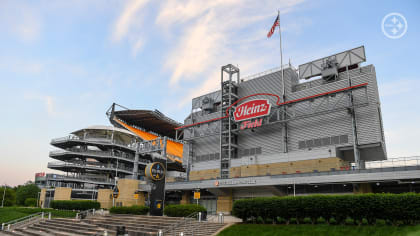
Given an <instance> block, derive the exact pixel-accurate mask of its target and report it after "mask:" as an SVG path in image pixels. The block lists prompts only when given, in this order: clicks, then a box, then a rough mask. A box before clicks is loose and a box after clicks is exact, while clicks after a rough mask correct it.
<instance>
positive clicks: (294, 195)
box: [293, 182, 296, 197]
mask: <svg viewBox="0 0 420 236" xmlns="http://www.w3.org/2000/svg"><path fill="white" fill-rule="evenodd" d="M293 197H296V184H295V182H293Z"/></svg>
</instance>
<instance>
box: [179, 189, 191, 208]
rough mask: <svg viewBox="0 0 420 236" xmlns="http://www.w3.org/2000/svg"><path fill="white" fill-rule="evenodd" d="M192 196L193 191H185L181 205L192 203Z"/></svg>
mask: <svg viewBox="0 0 420 236" xmlns="http://www.w3.org/2000/svg"><path fill="white" fill-rule="evenodd" d="M190 197H191V192H190V191H186V192H183V193H182V198H181V201H180V204H181V205H184V204H190Z"/></svg>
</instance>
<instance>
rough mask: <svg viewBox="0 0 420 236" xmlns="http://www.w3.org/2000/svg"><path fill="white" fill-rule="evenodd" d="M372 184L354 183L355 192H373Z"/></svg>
mask: <svg viewBox="0 0 420 236" xmlns="http://www.w3.org/2000/svg"><path fill="white" fill-rule="evenodd" d="M372 192H373V191H372V185H371V184H370V183H360V184H354V185H353V193H354V194H360V193H372Z"/></svg>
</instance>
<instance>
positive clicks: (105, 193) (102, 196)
mask: <svg viewBox="0 0 420 236" xmlns="http://www.w3.org/2000/svg"><path fill="white" fill-rule="evenodd" d="M97 201H98V202H99V203H100V204H101V208H105V209H109V208H111V207H112V189H98V199H97Z"/></svg>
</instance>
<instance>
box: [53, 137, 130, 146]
mask: <svg viewBox="0 0 420 236" xmlns="http://www.w3.org/2000/svg"><path fill="white" fill-rule="evenodd" d="M71 140H78V141H93V142H99V143H109V144H115V145H120V146H124V147H128V148H130V149H135V148H136V147H135V143H129V144H127V143H123V142H120V141H118V140H111V139H109V138H103V137H99V136H98V137H86V138H81V137H78V136H75V135H68V136H66V137H60V138H54V139H52V140H51V142H52V143H54V142H62V141H71Z"/></svg>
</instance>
